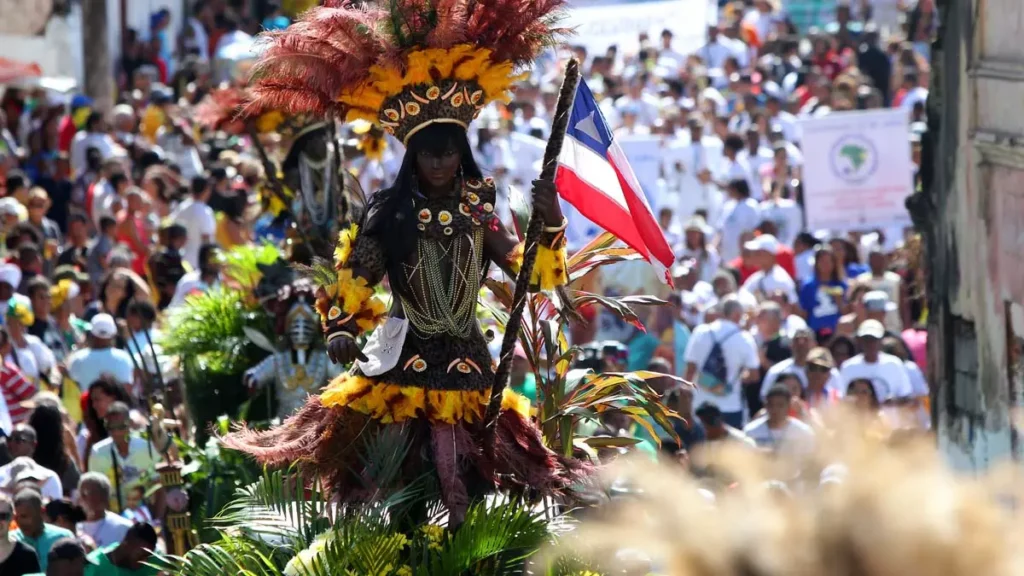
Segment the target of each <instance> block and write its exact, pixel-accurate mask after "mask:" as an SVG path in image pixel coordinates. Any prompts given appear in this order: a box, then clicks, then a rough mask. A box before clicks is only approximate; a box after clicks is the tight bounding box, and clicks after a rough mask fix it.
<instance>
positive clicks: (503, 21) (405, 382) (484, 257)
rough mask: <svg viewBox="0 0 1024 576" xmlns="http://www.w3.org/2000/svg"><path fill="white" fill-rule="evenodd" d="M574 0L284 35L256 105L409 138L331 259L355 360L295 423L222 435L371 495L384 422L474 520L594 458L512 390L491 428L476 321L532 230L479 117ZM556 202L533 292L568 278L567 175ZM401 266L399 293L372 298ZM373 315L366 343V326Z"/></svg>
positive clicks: (327, 296) (320, 23)
mask: <svg viewBox="0 0 1024 576" xmlns="http://www.w3.org/2000/svg"><path fill="white" fill-rule="evenodd" d="M562 7H563V1H562V0H499V1H496V2H472V1H470V2H467V1H464V0H463V1H451V0H442V1H440V2H436V3H429V2H423V1H422V0H397V1H380V2H366V3H363V4H362V5H361V6H359V7H355V6H352V5H349V4H347V3H341V2H326V3H325V6H322V7H319V8H314V9H312V10H310V11H309V12H307V13H306V14H304V15H303V17H302V18H301V19H300V20H299V21H297V22H296V23H294V24H293V25H292V26H290V27H289V28H288V29H287V30H284V31H282V32H279V33H275V34H273V35H272V37H271V43H270V45H269V47H268V49H267V50H266V51H265V52H264V54H263V55H262V57H261V62H260V63H259V64H258V65H257V67H256V69H255V70H256V72H255V76H254V77H255V84H254V86H253V88H252V91H253V94H254V101H253V103H252V106H254V107H256V108H267V109H280V110H285V111H287V112H288V113H292V114H305V113H312V114H319V115H334V116H335V117H338V118H344V119H345V120H347V121H353V120H357V119H362V120H368V121H370V122H372V123H374V124H375V125H377V126H380V127H381V128H382V129H383V130H384V131H385V132H387V133H389V134H391V135H393V136H395V137H396V138H397V139H398V140H400V141H401V142H403V143H404V144H405V145H406V148H407V151H406V154H405V157H404V159H403V162H402V167H401V170H400V173H399V175H398V177H397V179H396V180H395V182H394V183H393V184H392V186H391V187H390V188H386V189H383V190H380V191H378V192H377V193H375V194H373V195H372V196H371V200H370V202H369V205H368V207H367V211H366V214H365V216H364V218H363V221H362V222H361V223H360V224H359V225H353V226H351V227H350V228H348V229H346V230H343V231H342V232H341V234H340V235H339V239H338V243H337V246H336V250H335V252H334V262H333V265H331V264H329V263H320V264H318V265H315V266H314V267H313V269H312V271H311V276H312V277H313V279H314V281H315V282H316V283H317V284H318V291H317V300H316V308H317V311H318V312H319V314H320V317H321V321H322V327H323V330H324V333H325V336H326V338H327V340H328V352H329V355H330V357H331V359H332V360H333V361H335V362H338V363H341V364H345V365H347V364H348V363H351V362H354V363H355V364H354V366H353V367H352V368H351V369H350V370H349V371H348V372H347V373H345V374H342V375H341V376H339V377H337V378H335V379H334V380H333V381H331V382H330V384H329V385H328V386H327V387H326V388H325V389H324V390H323V391H322V393H321V394H320V395H318V396H311V397H310V398H309V400H308V401H307V402H306V404H305V405H304V406H303V407H302V408H300V409H299V410H298V411H296V413H295V414H294V415H293V416H291V417H290V418H289V419H288V420H286V421H285V422H284V423H282V424H281V425H280V426H277V427H275V428H273V429H271V430H268V431H262V432H258V431H252V430H247V429H242V430H239V431H237V432H235V433H233V434H230V435H229V436H227V437H226V438H225V439H224V441H225V444H226V445H227V446H229V447H232V448H235V449H238V450H241V451H243V452H246V453H248V454H251V455H252V456H254V457H255V458H256V459H257V460H258V461H260V462H261V463H263V464H266V465H271V466H286V465H289V464H292V463H298V464H299V465H300V466H301V467H302V468H303V469H304V471H305V472H306V473H308V474H314V475H316V476H318V477H320V478H321V479H322V480H323V481H324V482H325V485H326V486H327V487H328V488H329V489H330V490H331V492H332V493H333V494H334V495H335V497H336V498H338V499H339V500H341V501H361V500H366V499H368V498H370V497H371V494H372V492H373V491H372V490H370V489H368V488H367V486H366V483H365V481H364V477H363V474H362V471H363V470H364V469H365V468H366V463H365V462H364V459H363V458H362V454H363V450H364V449H365V442H364V441H363V439H364V438H365V437H367V436H369V435H374V434H378V433H381V432H382V431H383V430H384V429H385V428H390V429H391V430H392V431H397V432H398V433H400V434H401V435H403V436H404V437H405V439H406V440H407V442H408V446H409V449H408V450H407V452H406V456H405V461H404V462H403V465H402V478H403V479H406V480H408V481H412V480H413V479H415V478H417V477H419V476H420V475H422V474H424V473H426V472H430V471H435V470H436V474H437V479H438V480H439V484H440V487H441V496H442V500H443V502H444V503H445V505H446V507H447V508H448V509H449V512H450V514H451V519H452V521H453V522H455V523H458V522H460V521H461V518H462V517H463V516H464V514H465V511H466V508H467V506H468V503H469V502H470V500H472V499H475V498H477V497H479V496H480V495H482V494H486V493H489V492H493V491H494V490H496V489H499V488H501V489H516V490H528V491H530V492H533V493H540V494H552V493H558V492H560V491H563V490H565V489H566V488H567V487H568V486H569V484H570V483H571V482H573V481H574V480H575V478H576V477H577V475H578V473H579V472H580V465H579V464H578V463H576V462H574V461H572V460H567V459H563V458H561V457H559V456H558V455H556V454H555V453H554V452H552V451H551V450H549V449H548V448H546V447H545V446H544V444H543V443H542V441H541V437H540V433H539V431H538V429H537V427H536V426H535V425H534V424H533V423H532V422H531V420H530V414H529V408H530V404H529V401H528V400H526V399H525V398H523V397H521V396H517V395H516V394H514V393H512V392H511V391H509V390H508V389H507V388H506V389H505V392H504V396H503V399H502V403H501V410H500V411H499V412H498V414H497V417H496V418H495V420H494V422H493V423H492V424H491V425H490V426H485V414H486V413H487V406H488V403H489V401H490V398H491V390H492V386H493V385H494V384H495V374H494V370H495V366H494V364H493V363H492V360H491V355H490V353H489V352H488V349H487V342H486V340H485V338H484V336H483V334H482V333H481V330H480V327H479V325H478V323H477V321H476V306H477V298H478V295H479V291H480V287H481V284H482V282H483V280H484V278H485V276H486V273H487V270H488V268H489V266H490V264H491V263H493V264H495V265H497V266H499V267H500V268H501V269H502V270H503V271H505V272H506V273H507V274H509V275H511V276H513V277H514V276H515V274H516V273H517V272H518V270H519V266H520V265H521V262H522V257H523V244H522V243H520V242H519V240H518V239H517V237H516V235H515V234H513V233H511V232H510V231H509V230H507V229H506V228H505V226H504V225H503V224H502V223H501V221H500V220H499V218H498V217H497V215H496V210H495V197H496V192H495V186H494V182H493V181H492V180H491V179H490V178H484V177H483V175H482V174H481V172H480V169H479V167H478V166H477V163H476V161H475V160H474V159H473V154H472V151H471V149H470V145H469V141H468V139H467V135H466V131H467V129H468V127H469V124H470V123H471V122H472V120H473V119H474V118H475V117H476V116H477V115H478V114H479V111H480V110H481V109H482V108H483V107H484V106H486V105H488V104H489V103H491V102H493V101H495V100H507V99H508V96H509V91H510V89H511V88H512V86H513V84H514V83H515V82H516V81H518V80H519V79H520V78H521V73H522V71H523V70H524V69H526V68H527V67H528V66H529V65H530V64H531V62H532V61H533V59H534V58H535V57H536V56H537V54H538V53H539V52H540V51H541V50H543V49H545V48H547V47H549V46H552V45H554V44H555V43H556V41H557V40H558V38H559V37H560V36H561V35H562V34H563V32H564V31H562V30H559V29H555V28H552V26H553V24H554V23H555V22H556V21H557V17H558V12H559V10H561V9H562ZM533 206H534V210H535V211H538V213H539V214H540V215H541V216H542V218H543V222H544V232H543V234H542V235H541V240H540V246H539V248H538V252H537V258H536V262H535V265H534V268H533V270H532V275H531V278H530V285H531V289H535V290H536V289H540V290H552V289H554V288H556V287H558V286H561V285H564V284H565V283H566V282H567V280H568V274H567V271H566V266H565V239H564V234H563V231H564V229H565V225H566V222H565V220H564V218H563V217H562V214H561V211H560V209H559V203H558V197H557V192H556V190H555V187H554V185H553V184H551V183H550V182H546V181H542V180H538V181H535V182H534V186H533ZM385 276H386V277H387V279H388V282H389V285H390V288H391V291H392V294H393V296H394V303H393V305H392V306H391V308H390V310H388V309H386V305H385V304H384V302H383V301H382V300H381V299H380V298H379V297H377V296H374V291H373V287H374V286H375V285H377V284H378V283H380V282H381V281H382V280H383V279H384V278H385ZM371 330H373V331H374V332H373V334H372V336H371V337H370V338H369V341H368V343H367V345H366V346H365V347H364V348H363V350H360V348H359V347H358V345H357V344H356V338H357V337H358V336H359V335H361V334H363V333H365V332H368V331H371Z"/></svg>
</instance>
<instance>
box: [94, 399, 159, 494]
mask: <svg viewBox="0 0 1024 576" xmlns="http://www.w3.org/2000/svg"><path fill="white" fill-rule="evenodd" d="M130 418H131V416H130V410H129V409H128V406H127V405H126V404H124V403H123V402H114V403H113V404H111V405H110V408H109V409H108V410H107V416H106V418H104V421H105V422H104V423H105V425H106V427H107V431H108V432H109V433H110V437H109V438H106V439H104V440H101V441H99V442H97V443H96V444H95V445H93V447H92V452H90V454H89V471H90V472H99V473H100V474H102V475H104V476H106V477H107V478H112V479H113V482H111V484H112V486H113V488H114V489H113V490H111V496H110V509H111V510H113V511H114V512H121V511H122V510H124V508H125V505H126V504H127V502H128V494H129V493H130V492H131V491H132V490H135V489H136V488H137V487H139V486H141V487H142V489H143V490H146V489H148V488H150V487H151V486H152V485H153V483H154V481H155V480H156V479H157V475H156V464H157V461H158V460H159V458H160V455H159V453H157V452H156V451H155V450H154V449H153V446H152V445H151V444H150V442H149V441H148V440H146V439H145V438H142V437H141V436H139V435H138V434H135V433H132V432H131V431H130V428H129V423H130Z"/></svg>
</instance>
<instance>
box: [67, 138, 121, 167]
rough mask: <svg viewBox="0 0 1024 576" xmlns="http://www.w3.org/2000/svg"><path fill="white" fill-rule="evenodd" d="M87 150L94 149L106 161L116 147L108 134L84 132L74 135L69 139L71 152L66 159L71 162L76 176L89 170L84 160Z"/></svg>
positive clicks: (112, 154) (85, 159)
mask: <svg viewBox="0 0 1024 576" xmlns="http://www.w3.org/2000/svg"><path fill="white" fill-rule="evenodd" d="M89 148H96V149H97V150H99V152H100V157H101V158H102V159H103V160H108V159H110V158H112V157H113V156H114V152H115V151H116V150H117V148H118V146H117V143H116V142H114V139H113V138H111V137H110V135H109V134H103V133H101V132H86V131H84V130H82V131H81V132H78V133H76V134H75V137H74V138H72V139H71V150H70V154H69V157H68V159H69V160H70V161H71V169H72V170H74V171H75V174H76V175H77V174H84V173H85V171H86V170H87V169H88V168H89V165H88V161H87V158H86V152H88V151H89Z"/></svg>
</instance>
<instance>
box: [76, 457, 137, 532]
mask: <svg viewBox="0 0 1024 576" xmlns="http://www.w3.org/2000/svg"><path fill="white" fill-rule="evenodd" d="M112 496H113V488H111V486H110V479H109V478H107V477H106V476H104V475H103V474H100V473H99V472H86V473H85V474H82V477H81V478H80V479H79V480H78V501H79V503H80V504H81V506H82V509H83V510H84V511H85V521H84V522H79V523H78V525H77V526H76V527H75V529H76V531H77V532H78V533H79V534H82V535H85V536H88V537H89V538H90V539H92V541H93V542H94V543H95V544H96V546H97V547H99V548H102V547H104V546H109V545H111V544H119V543H120V542H121V540H123V539H124V537H125V534H127V533H128V529H129V528H131V527H132V521H131V520H129V519H127V518H125V517H123V516H121V515H119V514H115V513H113V512H111V511H110V500H111V497H112Z"/></svg>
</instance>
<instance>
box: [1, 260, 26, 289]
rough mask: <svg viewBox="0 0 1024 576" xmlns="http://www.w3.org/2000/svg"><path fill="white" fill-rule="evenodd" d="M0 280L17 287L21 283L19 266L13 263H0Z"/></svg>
mask: <svg viewBox="0 0 1024 576" xmlns="http://www.w3.org/2000/svg"><path fill="white" fill-rule="evenodd" d="M0 282H5V283H7V284H10V285H11V287H12V288H14V289H17V288H18V286H19V285H21V268H18V267H17V266H16V265H14V264H0Z"/></svg>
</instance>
